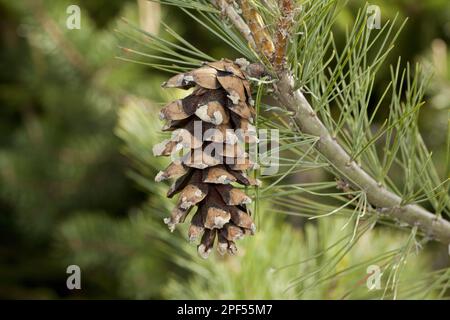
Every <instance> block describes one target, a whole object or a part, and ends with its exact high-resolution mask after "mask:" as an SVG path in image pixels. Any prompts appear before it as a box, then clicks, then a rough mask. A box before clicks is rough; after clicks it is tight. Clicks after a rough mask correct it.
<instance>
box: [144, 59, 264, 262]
mask: <svg viewBox="0 0 450 320" xmlns="http://www.w3.org/2000/svg"><path fill="white" fill-rule="evenodd" d="M248 66H249V64H248V62H247V61H246V60H244V59H238V60H236V62H232V61H230V60H220V61H216V62H210V63H205V64H204V65H203V66H202V67H200V68H198V69H195V70H192V71H190V72H186V73H181V74H177V75H175V76H174V77H172V78H170V79H169V80H168V81H167V82H165V83H164V84H163V87H164V88H181V89H191V88H193V91H192V93H191V94H190V95H188V96H187V97H185V98H183V99H180V100H176V101H173V102H171V103H169V104H168V105H167V106H165V107H164V108H163V109H162V110H161V112H160V118H161V119H162V120H166V121H167V123H166V125H165V126H164V128H163V130H164V131H172V134H171V137H170V138H169V139H167V140H164V141H163V142H161V143H160V144H157V145H155V146H154V148H153V153H154V155H155V156H171V158H172V162H171V163H170V165H169V166H168V167H167V168H166V169H165V170H164V171H160V172H159V173H158V175H157V176H156V178H155V180H156V181H157V182H160V181H163V180H167V179H173V178H178V179H177V180H176V181H175V182H174V184H173V185H172V186H171V187H170V189H169V191H168V193H167V196H168V197H169V198H172V197H174V196H175V195H176V194H178V193H179V198H178V202H177V204H176V206H175V208H174V209H173V211H172V213H171V216H170V217H169V218H166V219H165V220H164V221H165V223H166V224H167V225H168V226H169V229H170V230H171V231H173V230H174V229H175V226H176V225H177V224H178V223H181V222H184V221H185V219H186V217H187V216H188V214H189V213H190V211H191V210H192V209H193V208H194V207H195V206H196V207H197V211H196V212H195V214H194V215H193V217H192V219H191V224H190V227H189V231H188V236H189V240H190V241H196V240H197V239H198V238H200V237H201V240H200V244H199V245H198V253H199V255H200V256H201V257H203V258H207V257H208V256H209V254H210V252H211V250H212V248H213V246H214V243H215V241H216V239H217V250H218V252H219V253H220V254H222V255H223V254H225V253H226V252H228V253H230V254H235V253H236V250H237V248H236V245H235V241H236V240H238V239H240V238H242V237H243V236H244V235H247V234H253V233H254V232H255V230H256V226H255V224H254V222H253V220H252V218H251V217H250V214H251V213H250V211H249V208H248V207H247V205H248V204H249V203H250V202H251V198H250V197H249V196H248V195H247V194H246V193H245V191H244V190H242V188H240V187H239V186H254V185H257V184H258V183H259V181H258V180H256V179H253V178H252V177H249V176H248V175H247V174H246V171H247V170H249V169H252V168H254V163H253V162H252V161H251V159H250V157H249V154H248V153H247V152H246V151H245V143H254V142H256V141H257V138H256V131H255V128H254V126H253V125H252V123H253V119H254V116H255V110H254V107H253V105H254V102H253V100H252V97H251V96H252V93H251V88H250V84H249V81H248V80H247V78H246V74H245V70H246V68H247V67H248Z"/></svg>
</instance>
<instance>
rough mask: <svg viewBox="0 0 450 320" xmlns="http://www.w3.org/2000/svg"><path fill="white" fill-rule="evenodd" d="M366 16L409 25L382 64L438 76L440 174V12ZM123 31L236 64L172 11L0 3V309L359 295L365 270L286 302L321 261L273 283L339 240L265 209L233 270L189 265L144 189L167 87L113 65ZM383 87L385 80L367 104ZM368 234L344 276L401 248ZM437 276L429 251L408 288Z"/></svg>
mask: <svg viewBox="0 0 450 320" xmlns="http://www.w3.org/2000/svg"><path fill="white" fill-rule="evenodd" d="M70 4H77V5H79V7H80V8H81V29H80V30H77V29H74V30H69V29H67V28H66V19H67V17H68V14H67V13H66V8H67V7H68V6H69V5H70ZM372 4H376V5H379V6H380V7H381V13H382V21H386V20H387V19H390V18H392V17H393V16H394V15H395V14H396V13H397V12H399V13H400V15H401V16H402V17H409V22H408V24H407V25H406V27H405V29H404V31H403V33H402V34H401V36H400V39H399V41H398V43H397V46H396V48H395V50H394V53H393V54H392V55H391V58H390V59H391V60H390V61H389V63H395V62H396V60H397V56H399V55H400V56H402V59H403V61H408V60H409V61H412V62H415V61H421V62H423V63H425V64H426V66H427V67H429V68H430V69H433V70H434V72H435V75H434V77H433V80H432V82H431V84H430V89H429V93H428V103H427V105H426V107H425V108H424V111H423V112H422V115H421V130H422V133H423V135H424V138H425V141H426V142H427V144H428V145H429V147H430V149H431V150H433V152H434V154H435V156H436V159H437V160H436V161H437V165H438V168H440V169H441V170H442V171H443V170H445V162H444V160H443V157H444V152H445V143H446V142H445V141H446V140H445V138H446V132H447V125H448V110H449V108H450V69H449V63H450V58H449V55H448V50H447V44H448V42H449V40H450V3H449V2H448V0H424V1H412V0H378V1H372ZM361 5H362V4H361V2H360V1H350V2H349V4H348V5H347V7H346V10H345V11H344V12H343V13H342V14H341V16H340V20H339V21H338V24H337V29H336V35H337V36H336V38H337V39H338V41H341V45H342V41H343V39H344V32H345V25H346V24H349V23H351V22H352V19H353V17H354V15H355V13H356V11H357V10H358V9H359V8H360V6H361ZM121 17H126V18H127V19H129V20H130V21H133V22H135V23H136V24H139V25H140V26H141V28H143V29H145V30H146V31H148V32H151V33H158V30H159V22H160V20H161V19H162V20H164V21H165V22H166V23H167V24H169V25H170V26H171V27H172V28H174V29H175V30H177V32H179V33H180V34H181V35H183V36H184V37H186V39H187V40H188V41H190V42H192V43H193V44H195V45H196V46H197V47H199V48H200V49H202V50H203V51H205V52H207V53H208V54H210V55H211V56H213V57H216V58H221V57H234V53H232V52H230V51H229V49H228V48H227V47H226V45H225V44H223V43H221V42H220V41H219V40H217V38H214V37H213V36H212V35H211V34H209V33H208V32H206V31H205V29H202V27H201V26H198V25H196V24H194V23H193V21H192V20H191V19H190V18H189V17H188V16H186V15H185V14H183V13H182V12H181V11H180V10H178V9H177V8H167V7H163V8H160V6H159V5H158V4H156V3H150V2H147V1H145V0H142V1H141V0H139V1H136V0H128V1H125V0H95V1H94V0H89V1H88V0H78V1H64V0H58V1H45V0H24V1H10V0H9V1H8V0H0V24H1V29H0V47H1V51H0V70H1V73H0V211H1V213H0V298H13V299H23V298H32V299H53V298H82V299H89V298H139V299H152V298H167V299H171V298H172V299H173V298H175V299H177V298H192V299H196V298H205V299H208V298H249V299H251V298H296V297H299V296H300V297H302V298H340V297H342V296H343V295H345V293H346V292H347V291H348V290H350V289H351V288H353V287H354V286H356V285H357V281H358V280H360V278H361V277H362V278H363V277H364V275H365V273H364V272H365V270H362V273H361V274H359V277H358V274H356V275H352V276H348V277H347V278H345V277H343V278H337V279H335V281H333V282H331V283H327V284H326V285H323V286H318V287H316V289H314V290H310V291H308V292H307V293H301V294H300V293H299V292H296V291H295V290H286V289H287V288H288V286H289V282H290V281H291V280H293V279H294V278H296V277H298V276H299V275H301V274H304V273H305V272H310V271H311V270H314V268H315V267H317V264H320V261H316V262H315V263H316V265H313V264H308V265H299V266H296V267H294V268H285V269H282V270H277V268H279V267H281V266H286V265H289V264H293V263H295V262H297V261H299V260H300V259H305V258H307V257H309V256H313V255H314V254H316V253H317V252H321V250H323V248H326V247H327V246H329V245H330V244H332V243H333V241H335V240H336V239H337V238H338V237H339V235H338V232H337V231H336V230H337V229H338V228H335V227H334V223H335V222H333V221H328V220H326V221H321V222H320V223H319V224H314V225H312V224H311V225H306V227H304V226H303V224H299V223H296V221H295V219H292V218H290V219H287V218H286V217H278V216H274V214H271V213H270V209H267V210H264V209H265V208H263V210H262V213H261V217H259V218H260V219H261V222H260V227H259V228H260V230H261V231H260V232H259V233H258V235H256V236H255V237H252V238H250V239H246V240H245V241H244V242H243V243H241V245H240V248H241V251H242V254H241V255H239V256H238V257H231V258H230V257H227V258H218V257H214V258H213V259H210V260H208V261H201V260H200V259H199V258H197V257H196V253H195V251H196V250H195V247H193V246H192V245H189V244H187V243H186V241H185V238H186V237H185V235H184V233H183V231H185V230H181V232H179V233H177V232H176V233H175V234H174V235H172V234H170V233H169V232H168V231H167V228H165V226H164V224H163V223H162V217H164V216H166V215H167V214H168V211H169V208H170V207H171V205H170V201H168V200H165V199H164V198H163V195H164V193H165V189H166V187H165V186H164V185H161V186H159V185H156V184H155V183H154V182H153V178H152V177H153V176H154V174H155V173H156V172H157V171H158V170H159V169H161V168H162V167H163V166H164V163H166V162H165V161H164V160H159V159H155V158H153V157H152V154H151V146H152V144H153V143H155V142H156V141H158V140H159V133H158V132H159V130H160V123H159V121H157V117H156V113H157V112H156V110H157V109H158V106H159V104H160V103H163V102H164V101H168V100H169V99H170V96H169V93H166V92H162V91H161V90H160V87H159V85H160V83H161V82H162V81H163V80H164V79H165V78H166V77H167V74H164V73H162V72H157V71H155V70H153V69H150V68H148V67H146V66H143V65H138V64H133V63H126V62H123V61H119V60H117V59H116V58H115V56H116V55H117V54H118V50H119V49H118V45H120V44H121V43H120V40H118V38H117V36H116V32H115V29H117V28H119V29H120V28H123V24H121V23H120V19H121ZM387 71H388V65H386V77H385V78H383V77H380V78H379V80H378V83H377V90H376V91H375V92H378V94H381V93H382V91H383V90H384V88H383V85H385V84H386V81H388V79H389V74H388V72H387ZM299 226H301V227H299ZM378 234H379V233H378V231H377V232H375V233H372V234H371V235H370V236H368V237H367V239H365V240H364V241H362V242H361V243H360V244H359V245H358V248H357V250H355V251H354V252H352V254H350V255H349V256H348V257H347V259H346V260H345V261H343V262H342V264H343V265H346V266H348V265H351V264H352V263H354V262H357V261H361V259H364V258H370V256H371V254H375V253H376V252H378V253H379V252H383V250H384V251H386V250H388V248H390V247H392V246H394V245H395V244H396V243H398V242H399V241H400V240H401V239H400V238H402V235H398V234H395V233H391V232H384V233H383V235H382V236H377V235H378ZM367 248H369V249H368V250H367ZM448 263H449V261H448V256H447V255H446V254H445V251H444V252H443V251H442V250H435V252H431V253H430V254H427V255H423V256H421V257H420V259H419V258H417V261H416V260H414V262H413V263H411V264H410V265H411V267H410V270H408V271H407V272H410V273H411V274H412V275H415V274H420V273H422V272H424V271H430V270H433V269H435V268H439V267H444V266H446V265H448ZM71 264H76V265H79V266H80V267H81V270H82V289H81V290H73V291H71V290H68V289H67V288H66V277H67V274H66V268H67V266H68V265H71ZM343 265H339V266H337V267H336V268H342V267H344V266H343ZM364 294H365V293H361V296H360V297H364ZM357 297H359V296H357Z"/></svg>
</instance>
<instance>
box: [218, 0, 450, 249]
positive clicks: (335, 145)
mask: <svg viewBox="0 0 450 320" xmlns="http://www.w3.org/2000/svg"><path fill="white" fill-rule="evenodd" d="M215 2H216V4H218V5H219V8H221V9H222V11H223V12H225V13H226V14H227V16H228V18H229V19H230V20H231V21H232V22H233V23H234V24H235V26H236V27H237V28H238V30H239V31H241V32H242V30H245V31H244V32H248V30H250V28H249V27H248V26H247V27H245V26H243V25H242V20H238V19H237V18H236V14H237V11H236V10H235V9H234V8H232V9H230V5H229V4H227V2H226V1H224V0H222V1H215ZM243 2H246V1H243ZM225 5H226V6H225ZM280 11H281V12H283V10H280ZM283 14H287V13H286V12H283ZM243 36H244V37H245V38H246V39H247V38H250V35H249V34H248V33H243ZM252 38H253V39H254V40H256V39H258V37H256V36H255V35H253V37H252ZM251 46H252V47H253V48H256V49H257V50H258V48H263V47H264V44H263V43H256V45H253V44H251ZM259 53H260V54H261V55H265V52H261V51H259ZM277 76H278V79H279V81H278V82H277V83H276V84H275V95H276V97H277V98H278V99H279V101H280V102H281V103H282V104H283V105H284V106H285V107H286V108H287V109H288V110H289V111H291V112H292V113H293V116H292V120H293V121H294V123H295V124H296V125H297V126H298V127H299V129H300V130H301V132H302V133H304V134H308V135H312V136H316V137H319V138H320V140H319V143H317V144H316V145H315V148H316V149H317V151H319V152H320V153H321V154H322V155H323V156H324V157H325V158H326V159H327V160H328V162H329V163H330V164H331V165H332V166H333V167H334V168H335V169H336V170H337V171H338V172H339V174H341V175H342V176H345V177H346V178H347V179H348V181H349V183H350V184H351V185H352V187H353V188H355V189H357V190H361V191H363V192H364V193H366V194H367V199H368V201H369V203H370V204H371V205H372V206H374V207H376V208H377V211H378V212H380V213H382V214H384V215H387V216H389V217H391V218H392V219H395V220H398V221H400V222H402V223H407V224H408V225H410V226H414V227H418V228H419V229H420V230H422V231H423V232H424V233H425V234H426V235H427V237H429V238H432V239H436V240H438V241H440V242H442V243H444V244H450V222H448V221H447V220H445V219H443V218H441V217H439V216H437V215H435V214H433V213H432V212H429V211H427V210H426V209H424V208H422V207H421V206H418V205H415V204H404V201H403V199H402V198H401V197H400V196H398V195H397V194H395V193H393V192H391V191H389V190H387V189H386V188H385V187H384V186H383V185H382V184H381V183H378V182H377V181H376V180H375V179H374V178H373V177H371V176H370V174H369V173H367V172H366V171H365V170H364V169H363V168H361V167H360V166H359V165H358V164H357V163H356V162H355V161H354V160H353V159H352V157H351V156H350V155H349V154H348V153H347V151H345V149H344V147H342V146H341V145H340V143H339V142H338V141H337V140H336V139H335V138H333V136H332V135H331V134H330V131H329V130H328V129H327V127H326V126H325V125H324V123H323V122H322V121H321V120H320V119H319V117H318V116H317V114H316V113H315V112H314V110H313V108H312V107H311V105H310V103H309V102H308V100H307V99H306V98H305V96H304V94H303V92H302V91H301V90H300V89H296V88H295V82H294V75H293V72H292V71H291V70H289V69H287V68H281V69H279V70H277Z"/></svg>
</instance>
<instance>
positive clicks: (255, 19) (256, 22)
mask: <svg viewBox="0 0 450 320" xmlns="http://www.w3.org/2000/svg"><path fill="white" fill-rule="evenodd" d="M240 3H241V9H242V16H243V17H244V19H245V21H246V22H247V24H248V26H249V28H250V30H251V33H252V35H253V37H254V39H255V42H256V48H257V51H258V52H259V53H261V54H263V55H264V56H265V57H266V58H268V59H271V58H272V55H273V53H274V52H275V46H274V44H273V41H272V38H271V37H270V35H269V33H268V32H267V30H266V26H265V25H264V21H263V19H262V17H261V16H260V14H259V13H258V11H257V10H256V9H255V8H254V7H253V5H252V4H251V3H250V2H249V1H248V0H241V1H240Z"/></svg>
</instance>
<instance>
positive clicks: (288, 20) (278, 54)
mask: <svg viewBox="0 0 450 320" xmlns="http://www.w3.org/2000/svg"><path fill="white" fill-rule="evenodd" d="M278 2H279V7H280V11H281V16H280V18H279V20H278V23H277V28H276V30H275V52H274V54H273V57H272V64H273V66H274V68H275V70H277V71H280V70H282V69H284V68H285V65H286V52H287V47H288V41H289V36H290V34H291V31H292V27H293V25H294V16H295V5H294V1H293V0H278Z"/></svg>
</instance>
